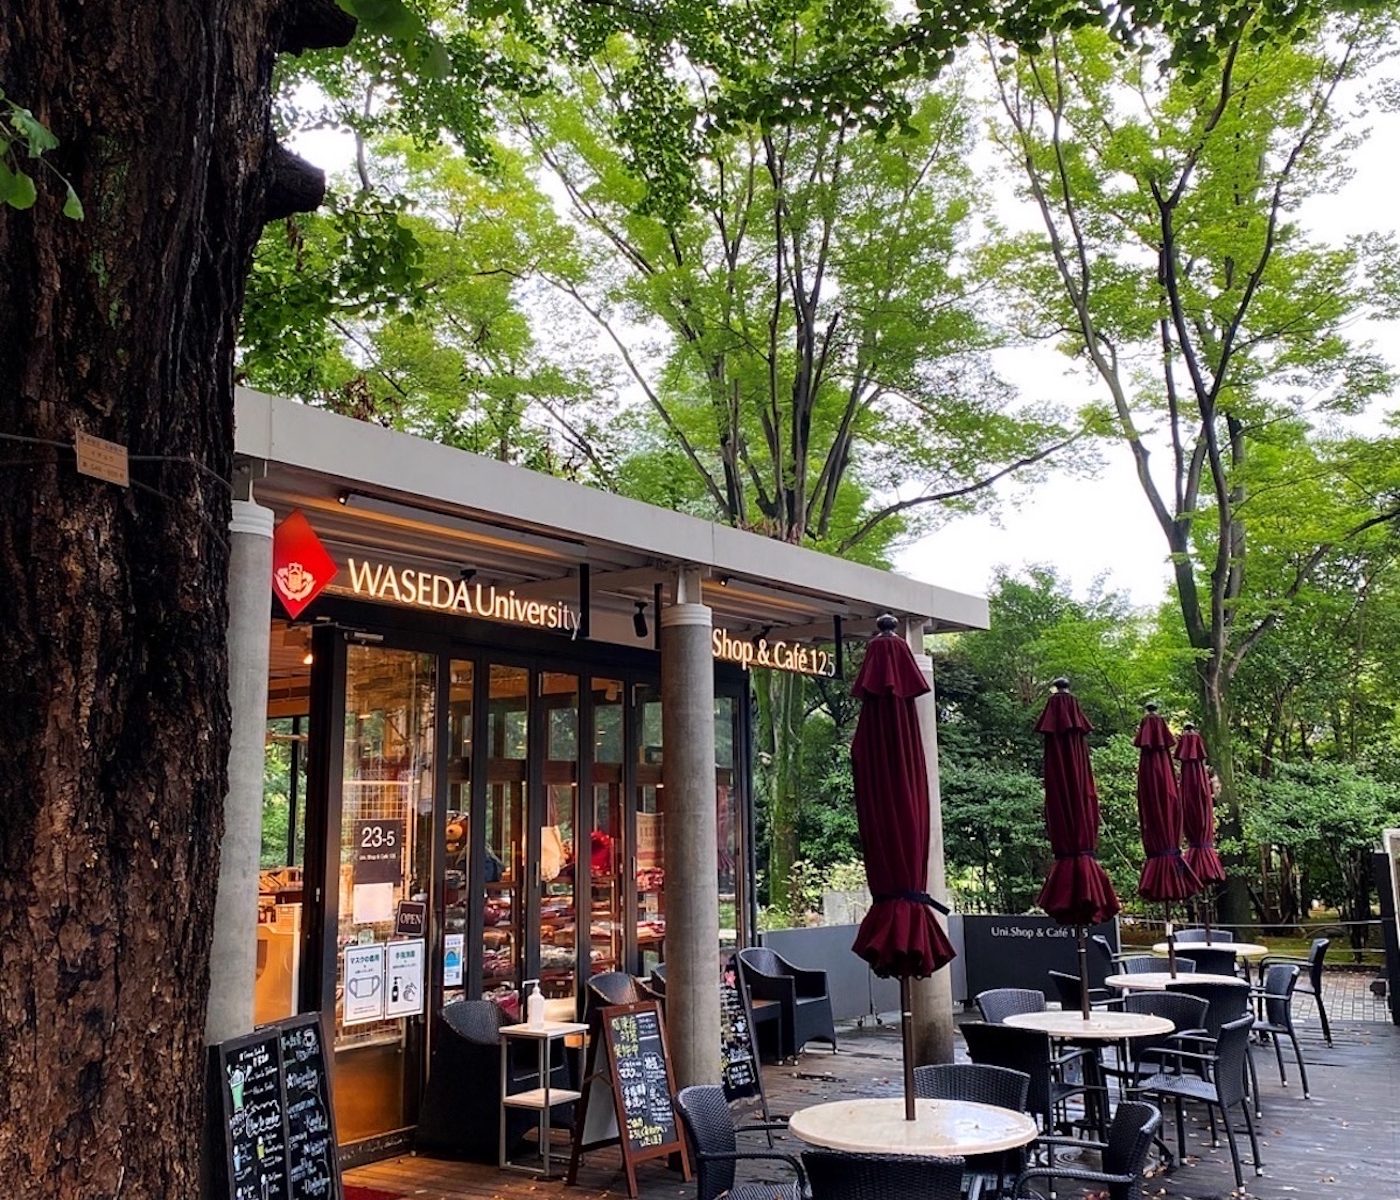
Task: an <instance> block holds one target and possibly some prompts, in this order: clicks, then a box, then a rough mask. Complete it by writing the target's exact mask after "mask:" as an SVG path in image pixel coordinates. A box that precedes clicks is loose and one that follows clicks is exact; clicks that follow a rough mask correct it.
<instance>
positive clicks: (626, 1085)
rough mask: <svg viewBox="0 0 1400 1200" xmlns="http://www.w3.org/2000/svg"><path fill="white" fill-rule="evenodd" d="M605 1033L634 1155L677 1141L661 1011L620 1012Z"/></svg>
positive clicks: (625, 1124)
mask: <svg viewBox="0 0 1400 1200" xmlns="http://www.w3.org/2000/svg"><path fill="white" fill-rule="evenodd" d="M604 1029H605V1031H606V1032H605V1036H606V1037H607V1040H608V1046H609V1050H610V1057H611V1058H612V1061H613V1065H614V1070H615V1072H616V1079H617V1089H618V1092H619V1094H620V1095H621V1097H622V1109H621V1112H622V1118H623V1126H624V1133H625V1137H626V1140H627V1142H628V1144H629V1145H630V1146H631V1149H632V1153H633V1154H640V1153H641V1152H642V1151H645V1150H654V1149H656V1147H658V1146H665V1145H667V1144H668V1143H670V1142H674V1141H676V1139H677V1137H678V1134H677V1132H676V1114H675V1110H674V1109H672V1107H671V1076H670V1072H669V1071H668V1070H667V1066H668V1064H667V1062H666V1047H665V1045H663V1043H662V1041H661V1014H660V1013H658V1012H656V1011H654V1010H651V1011H642V1012H626V1013H616V1014H614V1015H613V1016H612V1017H610V1018H608V1019H607V1020H606V1023H605V1025H604Z"/></svg>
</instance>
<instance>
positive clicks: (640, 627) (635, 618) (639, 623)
mask: <svg viewBox="0 0 1400 1200" xmlns="http://www.w3.org/2000/svg"><path fill="white" fill-rule="evenodd" d="M635 603H636V605H637V611H636V612H634V613H633V614H632V629H633V630H634V631H635V632H636V634H637V636H638V637H639V638H644V637H646V635H647V602H646V601H645V600H638V601H636V602H635Z"/></svg>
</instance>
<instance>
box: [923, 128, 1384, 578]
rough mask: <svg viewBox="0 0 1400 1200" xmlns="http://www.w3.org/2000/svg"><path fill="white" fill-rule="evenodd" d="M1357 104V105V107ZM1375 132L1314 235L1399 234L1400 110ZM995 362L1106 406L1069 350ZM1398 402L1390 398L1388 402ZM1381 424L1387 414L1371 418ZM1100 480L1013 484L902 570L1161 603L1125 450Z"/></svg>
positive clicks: (1038, 384)
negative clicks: (1051, 574)
mask: <svg viewBox="0 0 1400 1200" xmlns="http://www.w3.org/2000/svg"><path fill="white" fill-rule="evenodd" d="M1353 103H1356V102H1353ZM1364 123H1365V124H1367V125H1369V126H1370V127H1371V129H1372V135H1371V137H1370V140H1369V141H1367V142H1366V143H1365V144H1364V145H1363V146H1362V147H1361V149H1360V151H1359V152H1358V153H1357V154H1356V155H1355V156H1354V160H1353V163H1352V166H1353V168H1354V170H1355V174H1354V176H1353V177H1352V179H1351V180H1350V181H1349V182H1348V183H1347V185H1346V186H1345V188H1343V189H1342V190H1341V191H1339V192H1338V193H1337V194H1335V195H1330V196H1317V197H1313V198H1312V199H1311V200H1309V201H1308V202H1307V204H1306V206H1305V208H1304V210H1303V221H1304V223H1305V224H1306V225H1307V226H1308V227H1309V228H1310V230H1311V231H1312V232H1313V233H1314V235H1315V236H1318V237H1320V238H1325V239H1327V240H1328V241H1333V242H1341V241H1343V240H1344V239H1345V238H1347V237H1348V236H1350V235H1352V234H1359V233H1366V232H1372V231H1374V232H1381V233H1396V232H1397V231H1398V230H1400V215H1397V203H1398V201H1397V197H1400V164H1397V159H1396V150H1397V147H1400V117H1397V116H1395V115H1393V114H1372V113H1368V114H1367V116H1366V119H1365V122H1364ZM1358 332H1364V333H1365V334H1366V335H1368V336H1370V337H1372V338H1374V340H1375V342H1376V344H1377V346H1378V347H1379V348H1380V350H1381V351H1382V352H1383V353H1384V354H1385V355H1386V356H1387V357H1388V358H1389V359H1390V361H1391V363H1392V364H1393V365H1394V366H1395V367H1396V369H1397V370H1400V327H1398V326H1397V324H1395V323H1391V324H1389V325H1388V326H1379V325H1374V324H1372V325H1370V326H1369V327H1367V328H1366V329H1365V330H1364V331H1358ZM998 365H999V367H1000V369H1001V370H1002V372H1003V374H1004V375H1005V376H1006V378H1007V379H1009V380H1011V381H1012V382H1013V383H1015V384H1017V385H1018V387H1019V388H1020V389H1021V391H1022V394H1024V395H1038V396H1041V397H1044V398H1045V399H1050V400H1059V401H1062V402H1064V403H1066V404H1067V405H1069V406H1071V407H1074V408H1077V407H1079V406H1080V405H1082V404H1084V403H1085V402H1086V401H1088V400H1090V399H1094V400H1097V401H1098V402H1100V403H1105V402H1107V399H1108V397H1107V393H1106V392H1104V391H1103V390H1102V388H1100V390H1098V391H1097V392H1093V393H1092V394H1091V389H1092V388H1093V386H1094V384H1093V381H1092V380H1091V379H1089V378H1088V376H1086V375H1084V374H1082V373H1080V372H1077V371H1076V372H1074V373H1073V374H1071V368H1070V364H1069V362H1068V360H1067V359H1065V358H1064V357H1063V356H1061V355H1059V354H1057V353H1055V352H1054V351H1052V350H1048V349H1044V348H1034V349H1018V350H1013V351H1007V352H1004V353H1003V354H1001V355H1000V360H999V364H998ZM1388 407H1389V409H1390V411H1394V410H1395V409H1396V408H1397V407H1398V406H1397V403H1396V400H1395V398H1394V397H1392V399H1391V403H1390V405H1389V406H1388ZM1371 423H1372V425H1373V426H1378V425H1379V423H1380V415H1379V414H1373V416H1372V418H1371ZM1102 456H1103V459H1104V464H1103V468H1102V470H1100V471H1099V472H1098V473H1097V474H1096V476H1095V477H1094V478H1091V479H1083V478H1073V477H1071V476H1069V475H1066V474H1063V473H1058V472H1057V473H1055V474H1054V475H1052V476H1051V477H1050V478H1049V479H1048V480H1047V481H1046V482H1045V483H1044V484H1042V485H1041V486H1040V487H1038V488H1037V489H1036V490H1035V493H1034V494H1033V495H1031V496H1029V497H1026V496H1025V495H1024V489H1020V488H1017V487H1015V486H1012V487H1009V488H1006V489H1004V491H1003V494H1004V495H1006V496H1008V497H1014V496H1016V495H1018V494H1020V495H1021V496H1022V499H1023V502H1022V503H1021V504H1020V505H1019V507H1004V508H1003V510H1002V511H1001V512H1000V513H999V514H998V515H997V516H995V517H991V516H967V517H959V518H956V519H955V520H953V521H952V522H950V523H949V524H948V525H946V526H944V527H943V528H942V529H940V530H938V531H937V532H935V533H932V534H930V535H929V536H927V537H925V538H923V539H922V540H920V541H918V542H915V543H913V544H912V545H910V546H909V547H907V548H906V549H905V550H903V551H902V552H901V553H900V554H899V556H898V557H897V559H896V560H895V566H896V568H897V569H898V570H900V571H902V572H903V573H905V574H906V575H913V576H915V577H916V578H919V579H924V580H927V581H928V582H930V583H937V584H940V585H942V586H944V587H951V588H955V589H957V590H959V591H966V592H979V593H981V592H985V591H986V590H987V587H988V585H989V583H990V581H991V578H992V575H993V573H994V572H995V571H996V569H997V568H998V567H999V566H1005V567H1008V568H1011V569H1013V570H1014V569H1015V568H1017V567H1020V566H1024V565H1026V564H1028V563H1047V564H1050V565H1053V566H1054V567H1056V568H1057V569H1058V570H1059V571H1060V573H1061V574H1062V575H1063V576H1064V577H1066V578H1067V579H1068V580H1069V581H1070V582H1071V583H1072V585H1073V586H1074V589H1075V591H1076V593H1078V594H1080V595H1082V594H1083V593H1084V592H1085V591H1086V590H1087V589H1088V587H1089V586H1090V584H1092V583H1093V581H1094V580H1095V578H1096V577H1100V576H1106V577H1107V579H1108V582H1109V583H1110V585H1111V586H1112V587H1113V588H1114V589H1115V590H1118V591H1122V592H1126V593H1127V594H1128V595H1129V596H1130V597H1131V598H1132V600H1133V602H1134V603H1136V604H1138V605H1141V606H1155V605H1156V604H1157V603H1158V602H1159V601H1160V600H1162V599H1163V598H1164V596H1165V589H1166V586H1167V580H1168V568H1167V560H1166V543H1165V541H1164V539H1163V537H1162V533H1161V530H1160V528H1159V527H1158V526H1157V523H1156V521H1155V520H1154V519H1153V517H1152V513H1151V511H1150V509H1149V508H1148V506H1147V501H1146V499H1145V498H1144V497H1143V494H1142V490H1141V488H1140V487H1139V486H1138V481H1137V477H1136V474H1135V473H1134V470H1133V466H1132V459H1131V451H1130V450H1129V449H1128V447H1127V446H1126V445H1122V444H1117V445H1106V446H1105V447H1104V449H1103V451H1102Z"/></svg>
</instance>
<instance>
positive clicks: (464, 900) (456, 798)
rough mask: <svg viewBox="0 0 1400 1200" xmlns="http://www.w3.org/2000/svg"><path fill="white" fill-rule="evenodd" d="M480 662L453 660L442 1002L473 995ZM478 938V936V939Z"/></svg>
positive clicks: (447, 750)
mask: <svg viewBox="0 0 1400 1200" xmlns="http://www.w3.org/2000/svg"><path fill="white" fill-rule="evenodd" d="M476 678H477V671H476V664H475V663H473V662H471V661H469V660H458V659H453V660H452V662H451V663H450V664H449V666H448V679H449V682H448V692H447V746H446V748H445V750H444V752H443V753H444V755H445V757H446V759H447V814H446V822H445V827H444V831H443V849H444V855H445V857H444V868H443V880H442V896H443V942H442V1003H444V1004H446V1003H450V1002H451V1001H453V1000H464V999H466V998H468V997H469V996H471V995H474V994H475V992H474V991H473V990H472V988H473V979H472V968H471V966H470V965H469V964H468V961H467V959H468V955H467V946H468V945H472V944H473V938H472V932H471V918H472V912H471V897H472V890H471V886H472V883H471V879H472V872H471V863H472V852H471V848H472V740H473V738H474V737H475V736H476V735H475V730H474V728H473V726H474V724H475V716H474V714H475V711H476V697H475V694H474V692H475V684H476ZM479 939H480V933H479V932H478V934H477V938H476V940H479Z"/></svg>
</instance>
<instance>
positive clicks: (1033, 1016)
mask: <svg viewBox="0 0 1400 1200" xmlns="http://www.w3.org/2000/svg"><path fill="white" fill-rule="evenodd" d="M1002 1024H1003V1025H1014V1026H1016V1028H1017V1029H1039V1030H1040V1031H1041V1032H1042V1033H1048V1034H1049V1035H1050V1036H1051V1037H1053V1038H1066V1039H1072V1040H1074V1041H1076V1042H1080V1041H1086V1042H1121V1041H1123V1040H1124V1039H1126V1038H1135V1037H1154V1036H1156V1035H1157V1034H1159V1033H1171V1032H1172V1031H1173V1030H1174V1029H1175V1028H1176V1026H1175V1025H1173V1024H1172V1023H1171V1022H1170V1021H1169V1020H1167V1018H1166V1017H1158V1016H1154V1015H1153V1014H1152V1013H1128V1012H1093V1011H1091V1012H1090V1013H1089V1019H1088V1020H1087V1021H1086V1020H1085V1019H1084V1018H1083V1017H1082V1016H1080V1014H1079V1013H1078V1012H1077V1011H1075V1010H1074V1009H1070V1010H1069V1011H1068V1012H1066V1011H1064V1010H1063V1009H1061V1010H1058V1011H1057V1010H1054V1009H1047V1010H1046V1011H1045V1012H1028V1013H1012V1014H1011V1016H1009V1017H1007V1018H1006V1019H1005V1020H1004V1021H1003V1022H1002Z"/></svg>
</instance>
